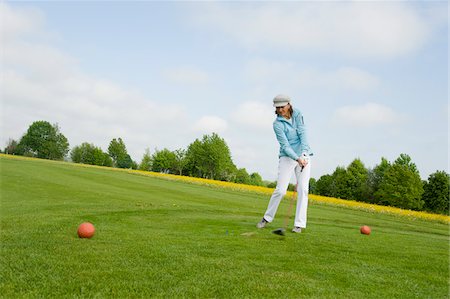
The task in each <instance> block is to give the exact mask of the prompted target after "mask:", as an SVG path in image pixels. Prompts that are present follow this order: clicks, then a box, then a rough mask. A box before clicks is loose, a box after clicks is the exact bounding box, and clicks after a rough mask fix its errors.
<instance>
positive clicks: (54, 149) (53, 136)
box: [17, 121, 69, 160]
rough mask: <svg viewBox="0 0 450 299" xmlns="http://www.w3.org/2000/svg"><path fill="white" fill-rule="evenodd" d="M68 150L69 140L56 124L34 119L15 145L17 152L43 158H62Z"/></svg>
mask: <svg viewBox="0 0 450 299" xmlns="http://www.w3.org/2000/svg"><path fill="white" fill-rule="evenodd" d="M68 152H69V142H68V141H67V138H66V137H65V136H64V135H63V134H62V133H60V131H59V127H58V125H57V124H54V125H51V124H50V123H49V122H47V121H35V122H34V123H33V124H31V126H30V127H29V128H28V131H27V133H26V134H25V135H24V136H23V137H22V138H21V140H20V142H19V144H18V145H17V153H18V154H20V155H27V156H33V157H38V158H43V159H51V160H62V159H63V158H64V157H65V156H66V155H67V153H68Z"/></svg>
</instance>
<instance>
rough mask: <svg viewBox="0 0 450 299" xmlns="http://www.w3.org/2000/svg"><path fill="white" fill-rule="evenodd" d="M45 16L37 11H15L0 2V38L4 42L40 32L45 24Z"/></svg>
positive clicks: (28, 9)
mask: <svg viewBox="0 0 450 299" xmlns="http://www.w3.org/2000/svg"><path fill="white" fill-rule="evenodd" d="M43 19H44V18H43V15H42V14H41V13H40V12H39V11H38V10H35V9H32V8H26V9H21V10H13V9H12V8H10V6H8V5H7V4H6V3H4V2H0V20H1V21H0V24H1V26H0V36H1V37H2V41H6V40H9V39H10V38H15V37H16V36H18V35H22V34H28V33H36V32H39V30H40V28H41V27H42V23H43Z"/></svg>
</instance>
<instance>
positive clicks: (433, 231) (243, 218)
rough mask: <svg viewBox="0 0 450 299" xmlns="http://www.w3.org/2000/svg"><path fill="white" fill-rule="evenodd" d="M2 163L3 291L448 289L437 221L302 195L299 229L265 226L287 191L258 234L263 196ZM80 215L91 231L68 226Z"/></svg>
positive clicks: (443, 239)
mask: <svg viewBox="0 0 450 299" xmlns="http://www.w3.org/2000/svg"><path fill="white" fill-rule="evenodd" d="M0 166H1V240H0V241H1V262H0V263H1V264H0V271H1V272H0V273H1V277H0V297H3V298H21V297H28V298H33V297H39V298H46V297H53V298H74V297H80V298H81V297H82V298H91V297H96V298H104V297H115V298H124V297H140V298H147V297H167V298H171V297H199V298H211V297H215V298H242V297H247V298H267V297H269V298H299V297H307V298H448V294H449V268H448V266H449V231H448V225H445V224H440V223H436V222H427V221H421V220H415V221H414V220H409V219H407V218H402V217H399V216H390V215H382V214H373V213H368V212H362V211H356V210H351V209H347V208H338V207H333V206H328V205H321V204H314V203H311V205H310V208H309V223H308V229H307V230H306V232H305V233H304V234H301V235H294V234H292V233H288V234H287V235H286V237H285V238H281V237H278V236H276V235H273V234H271V233H270V232H271V230H273V229H276V228H278V227H280V226H282V224H283V217H284V215H285V213H286V211H287V205H288V201H287V200H285V201H284V202H283V203H282V205H281V206H280V210H279V213H278V217H277V219H276V221H275V222H274V223H272V224H271V225H270V226H269V228H267V229H264V230H259V231H258V230H257V229H256V228H255V224H256V222H258V221H259V220H260V218H261V216H262V213H263V212H264V210H265V208H266V206H267V203H268V196H266V195H259V194H252V193H249V192H238V191H230V190H226V189H220V188H213V187H206V186H199V185H194V184H188V183H182V182H173V181H167V180H162V179H155V178H150V177H145V176H140V175H133V174H128V173H124V172H120V171H114V170H111V169H97V168H91V167H79V166H76V165H73V164H69V163H57V162H50V161H41V160H17V159H11V158H5V157H4V156H3V157H0ZM84 221H90V222H92V223H93V224H94V225H95V226H96V229H97V232H96V235H95V236H94V237H93V238H92V239H90V240H89V239H79V238H78V237H77V235H76V230H77V227H78V225H79V224H80V223H82V222H84ZM363 224H367V225H369V226H371V227H372V234H371V235H370V236H365V235H361V234H360V233H359V227H360V226H361V225H363ZM290 225H292V220H290ZM245 233H254V234H253V235H242V234H245Z"/></svg>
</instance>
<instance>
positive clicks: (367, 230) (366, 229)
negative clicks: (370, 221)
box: [359, 225, 371, 235]
mask: <svg viewBox="0 0 450 299" xmlns="http://www.w3.org/2000/svg"><path fill="white" fill-rule="evenodd" d="M359 231H360V232H361V234H364V235H370V232H371V229H370V227H368V226H367V225H363V226H361V228H360V229H359Z"/></svg>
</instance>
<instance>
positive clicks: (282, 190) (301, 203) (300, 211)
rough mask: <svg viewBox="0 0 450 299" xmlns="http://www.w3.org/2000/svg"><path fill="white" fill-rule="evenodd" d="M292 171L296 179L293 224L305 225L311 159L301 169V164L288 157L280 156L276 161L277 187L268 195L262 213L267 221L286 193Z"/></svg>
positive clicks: (273, 215)
mask: <svg viewBox="0 0 450 299" xmlns="http://www.w3.org/2000/svg"><path fill="white" fill-rule="evenodd" d="M292 173H295V177H296V179H297V186H298V187H297V209H296V212H295V220H294V226H299V227H301V228H305V227H306V214H307V210H308V193H309V179H310V177H311V159H309V163H308V165H306V166H305V167H304V168H303V170H302V167H301V165H300V164H299V163H298V162H297V161H295V160H292V159H291V158H289V157H280V161H279V162H278V180H277V187H276V188H275V191H274V192H273V193H272V196H271V197H270V201H269V206H268V207H267V211H266V213H265V214H264V219H266V220H267V221H269V222H272V220H273V219H274V218H275V214H276V212H277V209H278V206H279V204H280V201H281V199H282V198H283V196H285V195H286V192H287V188H288V186H289V181H290V180H291V177H292Z"/></svg>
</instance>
